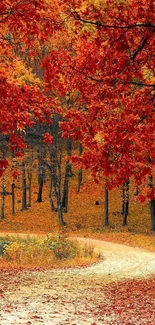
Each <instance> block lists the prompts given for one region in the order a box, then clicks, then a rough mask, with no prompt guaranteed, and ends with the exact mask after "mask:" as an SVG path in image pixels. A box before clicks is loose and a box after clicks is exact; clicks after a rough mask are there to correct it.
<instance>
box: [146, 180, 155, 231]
mask: <svg viewBox="0 0 155 325" xmlns="http://www.w3.org/2000/svg"><path fill="white" fill-rule="evenodd" d="M148 185H149V187H150V189H153V177H152V176H149V181H148ZM150 216H151V230H152V231H155V197H154V196H153V198H152V199H151V200H150Z"/></svg>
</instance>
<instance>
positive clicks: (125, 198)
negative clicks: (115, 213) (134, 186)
mask: <svg viewBox="0 0 155 325" xmlns="http://www.w3.org/2000/svg"><path fill="white" fill-rule="evenodd" d="M129 183H130V182H129V181H127V182H125V183H124V184H123V187H122V215H123V224H122V225H123V226H127V218H128V214H129Z"/></svg>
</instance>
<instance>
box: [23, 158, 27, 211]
mask: <svg viewBox="0 0 155 325" xmlns="http://www.w3.org/2000/svg"><path fill="white" fill-rule="evenodd" d="M24 210H27V185H26V170H25V161H24V160H23V162H22V211H24Z"/></svg>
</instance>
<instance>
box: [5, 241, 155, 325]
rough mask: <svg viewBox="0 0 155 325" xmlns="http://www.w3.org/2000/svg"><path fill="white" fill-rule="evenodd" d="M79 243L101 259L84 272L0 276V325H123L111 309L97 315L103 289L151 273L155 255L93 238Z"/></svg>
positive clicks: (102, 298)
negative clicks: (0, 294) (100, 256)
mask: <svg viewBox="0 0 155 325" xmlns="http://www.w3.org/2000/svg"><path fill="white" fill-rule="evenodd" d="M77 239H78V240H79V241H80V242H82V243H88V244H91V245H93V246H94V249H95V250H96V251H97V252H99V253H100V254H101V255H102V256H103V258H104V259H103V260H102V261H101V262H99V263H97V264H95V265H92V266H89V267H87V268H80V269H79V268H74V269H55V270H50V271H49V270H48V271H41V272H37V271H35V272H26V273H22V272H19V273H17V274H15V275H13V276H12V277H9V278H8V279H7V277H6V275H5V277H4V278H3V276H2V277H1V280H2V288H1V291H0V292H3V295H2V296H3V299H1V300H0V307H1V311H0V324H1V325H21V324H22V325H24V324H35V325H36V324H45V325H91V324H93V323H96V324H97V325H112V324H124V323H121V322H119V320H118V319H117V318H118V316H117V315H116V314H115V313H114V312H113V311H112V312H111V315H110V316H109V315H108V316H106V314H105V315H104V317H103V316H102V317H101V316H99V314H100V313H99V306H100V304H101V303H102V302H103V300H104V301H106V303H107V304H110V301H109V300H106V297H105V295H104V290H103V288H104V286H107V285H110V283H112V282H118V281H124V280H125V279H136V278H137V279H139V278H144V279H145V278H147V277H149V276H151V275H153V274H155V253H150V252H147V251H145V250H142V249H138V248H133V247H129V246H125V245H120V244H114V243H109V242H104V241H101V240H96V239H88V238H77ZM1 280H0V283H1ZM117 321H118V322H117ZM141 324H143V323H142V322H141ZM144 324H145V323H144ZM149 324H151V325H153V323H149Z"/></svg>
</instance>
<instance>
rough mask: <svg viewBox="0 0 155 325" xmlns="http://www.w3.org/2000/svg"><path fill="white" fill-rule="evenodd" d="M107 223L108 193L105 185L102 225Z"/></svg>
mask: <svg viewBox="0 0 155 325" xmlns="http://www.w3.org/2000/svg"><path fill="white" fill-rule="evenodd" d="M108 224H109V193H108V188H107V185H105V188H104V225H105V226H108Z"/></svg>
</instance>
